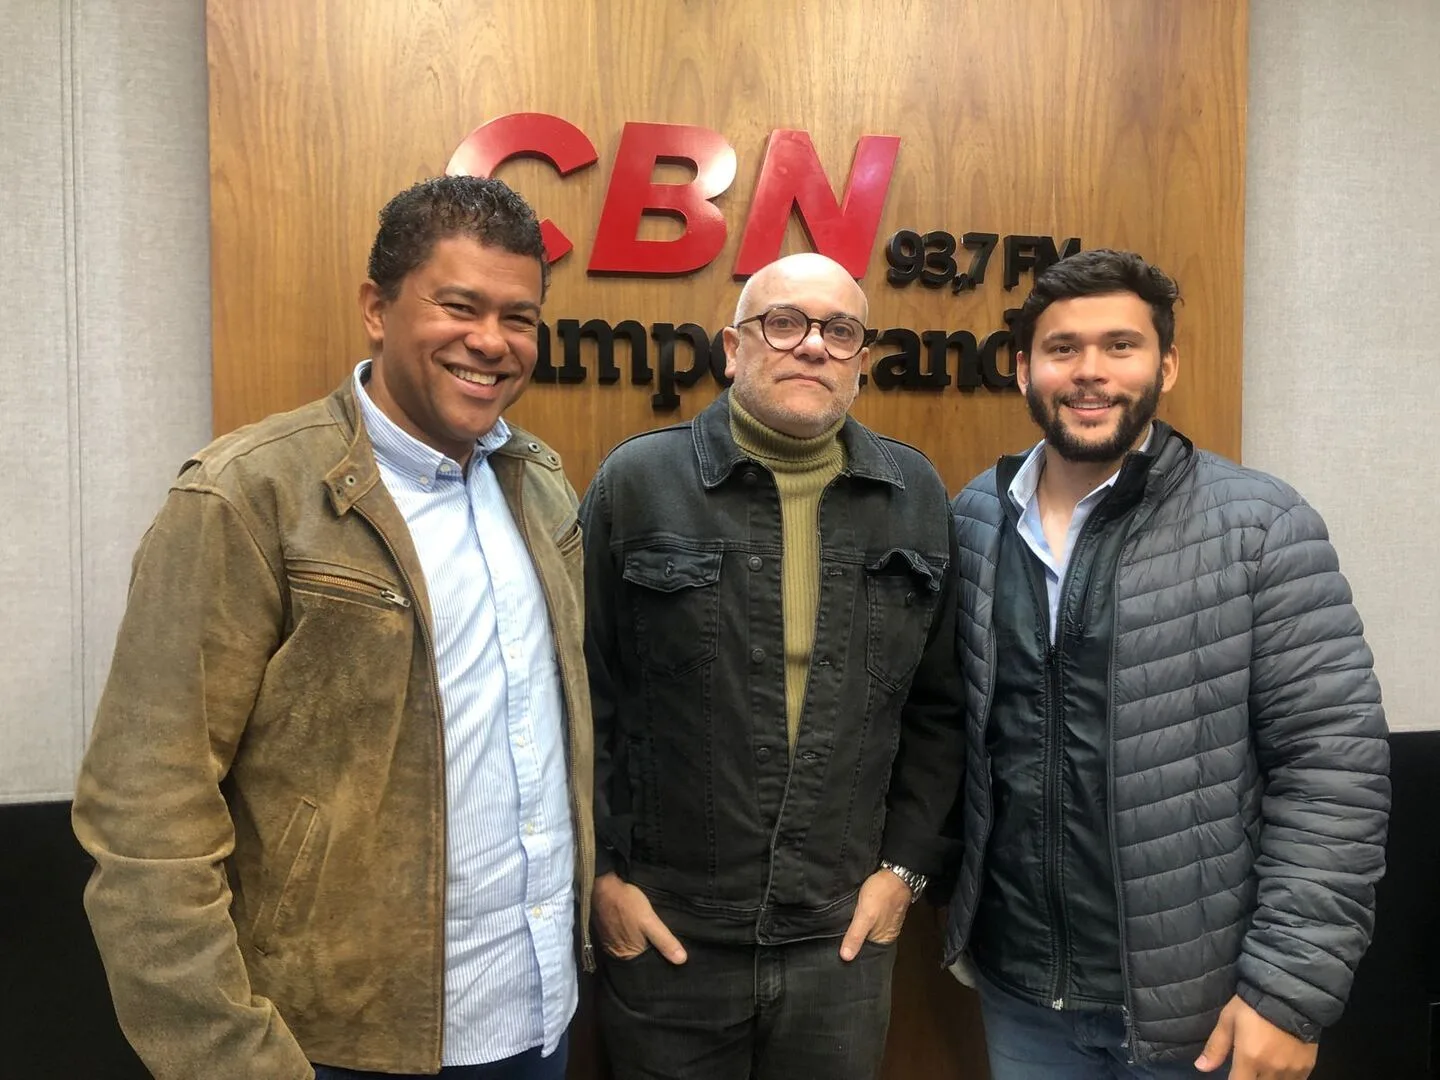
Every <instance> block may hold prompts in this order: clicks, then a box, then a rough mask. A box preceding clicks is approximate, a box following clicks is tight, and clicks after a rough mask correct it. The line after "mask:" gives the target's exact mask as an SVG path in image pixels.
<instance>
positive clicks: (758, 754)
mask: <svg viewBox="0 0 1440 1080" xmlns="http://www.w3.org/2000/svg"><path fill="white" fill-rule="evenodd" d="M755 760H756V761H769V760H770V748H769V747H768V746H761V747H758V748H757V749H756V750H755Z"/></svg>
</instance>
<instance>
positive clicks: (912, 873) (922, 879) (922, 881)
mask: <svg viewBox="0 0 1440 1080" xmlns="http://www.w3.org/2000/svg"><path fill="white" fill-rule="evenodd" d="M880 869H881V870H889V871H890V872H891V873H892V874H894V875H895V876H896V877H898V878H899V879H900V880H901V881H903V882H904V883H905V884H906V885H907V886H909V888H910V903H912V904H913V903H915V901H916V900H919V899H920V894H921V893H923V892H924V891H925V886H926V884H927V883H928V882H929V880H930V879H929V878H927V877H926V876H925V875H924V874H922V873H920V872H919V871H917V870H907V869H906V868H905V867H903V866H896V865H895V864H894V863H893V862H891V861H890V860H888V859H881V860H880Z"/></svg>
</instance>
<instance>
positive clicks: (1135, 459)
mask: <svg viewBox="0 0 1440 1080" xmlns="http://www.w3.org/2000/svg"><path fill="white" fill-rule="evenodd" d="M1194 450H1195V446H1194V444H1193V443H1192V442H1191V441H1190V440H1189V439H1187V438H1186V437H1185V436H1184V435H1182V434H1180V432H1178V431H1176V430H1175V429H1174V428H1172V427H1171V426H1170V425H1169V424H1167V423H1165V421H1163V420H1156V421H1155V435H1154V438H1152V439H1151V440H1150V445H1149V447H1148V448H1147V449H1145V450H1132V451H1131V452H1130V453H1128V454H1126V455H1125V457H1124V460H1123V461H1122V462H1121V464H1120V475H1119V476H1118V477H1116V479H1115V492H1116V497H1118V498H1121V499H1126V500H1128V499H1137V500H1138V499H1142V498H1143V499H1145V500H1147V501H1151V502H1153V501H1156V500H1158V499H1160V498H1162V497H1163V496H1164V495H1165V493H1166V492H1168V491H1169V490H1170V489H1171V488H1172V487H1174V485H1175V484H1176V483H1177V482H1178V481H1179V479H1180V477H1181V476H1183V475H1184V473H1185V469H1186V467H1187V466H1188V465H1189V464H1190V463H1191V461H1192V460H1193V458H1194ZM1029 456H1030V451H1029V450H1025V451H1023V452H1021V453H1019V454H1007V455H1005V456H1004V457H1002V458H1001V459H1000V460H999V461H998V462H996V464H995V490H996V492H998V493H999V495H1000V501H1001V503H1002V504H1004V510H1005V512H1006V514H1007V515H1008V516H1010V517H1012V518H1014V517H1015V516H1016V515H1015V514H1014V513H1012V511H1013V510H1014V507H1013V506H1012V505H1011V500H1010V499H1009V498H1008V497H1007V496H1006V494H1005V493H1006V492H1007V491H1009V490H1010V484H1011V482H1012V481H1014V479H1015V476H1016V474H1017V473H1019V471H1020V469H1021V466H1023V465H1024V464H1025V459H1026V458H1027V457H1029Z"/></svg>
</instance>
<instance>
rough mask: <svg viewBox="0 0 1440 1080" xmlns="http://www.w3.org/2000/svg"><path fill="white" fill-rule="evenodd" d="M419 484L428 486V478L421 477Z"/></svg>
mask: <svg viewBox="0 0 1440 1080" xmlns="http://www.w3.org/2000/svg"><path fill="white" fill-rule="evenodd" d="M420 483H421V484H424V485H425V486H427V487H428V486H429V484H430V477H428V476H422V477H420Z"/></svg>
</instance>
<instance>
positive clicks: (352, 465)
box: [74, 379, 594, 1080]
mask: <svg viewBox="0 0 1440 1080" xmlns="http://www.w3.org/2000/svg"><path fill="white" fill-rule="evenodd" d="M490 463H491V466H492V467H493V468H494V469H495V471H496V473H497V475H498V477H499V480H500V486H501V488H502V490H503V491H504V493H505V498H506V502H507V504H508V505H509V507H510V511H511V513H512V514H513V515H514V516H515V521H516V524H517V525H518V526H519V529H520V532H521V534H522V535H523V536H524V538H525V543H526V546H527V547H528V549H529V551H530V556H531V558H532V559H533V560H534V563H535V568H536V572H537V575H538V576H539V579H540V582H541V585H542V587H543V589H544V592H545V598H546V602H547V605H548V607H549V614H550V620H551V625H552V627H553V630H554V635H555V645H556V653H557V657H558V661H559V669H560V676H561V684H562V687H563V692H564V701H565V712H566V717H567V724H568V731H567V750H568V758H569V765H570V770H571V775H570V787H571V803H572V813H573V814H574V818H575V839H576V867H575V875H576V885H577V896H578V907H579V910H578V912H577V926H578V927H580V928H584V927H586V925H587V915H588V909H589V898H590V888H591V885H592V882H593V878H594V871H593V861H592V860H593V857H594V839H593V836H594V833H593V829H592V827H591V820H590V808H591V781H592V776H593V768H592V748H591V735H590V701H589V690H588V686H587V683H586V678H585V668H584V659H583V648H582V642H581V630H582V626H581V618H582V615H581V596H582V586H581V580H580V574H581V569H582V555H581V538H580V532H579V527H578V525H577V523H576V518H575V495H574V492H573V490H572V489H571V488H570V485H569V484H568V483H567V482H566V480H565V474H564V473H563V472H562V471H561V468H560V461H559V458H557V457H556V456H555V454H554V453H552V452H551V451H550V449H549V448H548V447H546V446H545V445H544V444H542V443H540V442H539V441H538V440H536V439H534V438H533V437H532V436H530V435H528V434H525V433H524V432H521V431H518V430H516V431H515V433H514V437H513V438H512V439H511V440H510V441H509V442H507V443H506V444H505V445H504V446H503V447H501V448H500V449H499V450H497V451H496V452H495V453H494V455H492V457H491V459H490ZM430 625H431V620H430V614H429V601H428V598H427V595H426V590H425V579H424V574H423V571H422V570H421V568H420V563H419V560H418V558H417V557H416V554H415V550H414V547H413V545H412V543H411V540H410V534H409V531H408V530H407V528H406V526H405V521H404V519H403V518H402V517H401V515H400V511H399V510H398V509H397V508H396V506H395V504H394V502H393V501H392V500H391V498H390V496H389V493H388V492H387V491H386V489H385V485H384V484H383V483H382V482H381V479H380V473H379V470H378V467H377V466H376V463H375V455H374V452H373V450H372V449H371V447H370V440H369V438H368V436H367V435H366V433H365V429H364V426H363V424H361V423H360V422H359V420H358V418H357V409H356V402H355V398H354V396H353V393H352V390H351V383H350V380H349V379H347V380H346V381H345V384H344V385H343V386H342V387H341V388H340V389H339V390H337V391H336V392H335V393H334V394H332V395H330V397H329V398H328V399H325V400H322V401H317V402H314V403H312V404H310V405H307V406H305V407H303V408H301V409H298V410H296V411H294V412H290V413H285V414H282V415H278V416H272V417H270V418H268V419H266V420H263V421H261V422H260V423H258V424H253V425H251V426H249V427H246V428H242V429H241V430H239V431H236V432H234V433H232V434H230V435H227V436H225V437H223V438H221V439H219V440H217V441H216V442H215V443H213V444H212V445H211V446H209V447H207V448H206V449H205V450H203V451H201V452H200V453H199V454H197V455H196V456H195V457H194V458H192V459H191V460H190V461H188V462H186V464H185V466H184V468H183V470H182V471H181V473H180V476H179V478H178V479H177V480H176V482H175V483H174V485H173V486H172V487H171V490H170V495H169V498H168V499H167V501H166V503H165V506H164V508H163V509H162V510H161V511H160V514H159V516H158V517H157V518H156V520H155V522H154V524H153V525H152V526H151V528H150V530H149V532H148V533H147V534H146V536H145V539H144V541H143V542H142V544H141V547H140V550H139V552H138V553H137V555H136V557H135V566H134V573H133V577H132V580H131V586H130V598H129V604H128V606H127V609H126V612H125V618H124V621H123V623H122V625H121V628H120V634H119V639H118V641H117V643H116V649H115V656H114V661H113V663H112V666H111V670H110V677H109V680H108V682H107V684H106V687H105V692H104V694H103V696H102V698H101V701H100V706H99V711H98V714H97V716H96V719H95V727H94V733H93V737H92V741H91V744H90V747H89V750H88V752H87V753H86V756H85V761H84V765H83V766H82V769H81V774H80V778H79V783H78V788H77V791H76V797H75V805H74V823H75V831H76V834H77V835H78V836H79V838H80V841H81V843H82V844H83V845H84V846H85V848H86V849H87V850H88V851H89V852H90V853H91V854H92V855H93V856H94V857H95V861H96V870H95V874H94V876H93V877H92V879H91V881H90V885H89V887H88V888H87V890H86V895H85V905H86V910H87V912H88V913H89V916H90V922H91V926H92V927H93V929H94V933H95V940H96V942H97V944H98V945H99V947H100V953H101V957H102V959H103V960H104V963H105V968H106V974H107V975H108V977H109V981H110V988H111V992H112V994H113V997H114V1002H115V1011H116V1015H117V1016H118V1017H119V1020H120V1025H121V1027H122V1028H123V1030H124V1031H125V1034H126V1036H127V1037H128V1038H129V1040H130V1042H131V1043H132V1044H133V1045H134V1047H135V1049H136V1050H137V1051H138V1053H139V1054H140V1057H141V1058H142V1059H143V1060H144V1062H145V1064H146V1065H147V1066H148V1067H149V1069H150V1071H151V1072H152V1073H153V1075H154V1076H155V1077H157V1080H193V1078H195V1077H202V1076H203V1077H217V1078H218V1077H226V1078H236V1080H239V1078H242V1077H243V1078H247V1080H248V1078H255V1080H261V1078H263V1080H308V1078H309V1077H310V1076H311V1075H312V1070H311V1068H310V1065H309V1061H310V1060H311V1059H317V1060H329V1061H343V1062H346V1063H348V1064H349V1065H351V1066H352V1067H355V1068H360V1069H365V1070H373V1071H377V1072H398V1073H417V1072H419V1073H425V1072H434V1071H436V1070H437V1069H439V1067H440V1052H441V1037H442V1032H443V1016H442V1010H443V1003H444V960H445V955H444V954H445V917H444V902H445V866H446V861H445V833H446V820H445V813H446V811H445V760H444V743H443V734H442V716H441V703H440V694H439V687H438V679H437V676H436V673H435V659H434V650H433V645H432V643H431V640H430V632H429V627H430ZM583 949H584V951H585V952H586V953H587V956H588V945H584V946H583Z"/></svg>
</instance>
